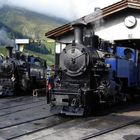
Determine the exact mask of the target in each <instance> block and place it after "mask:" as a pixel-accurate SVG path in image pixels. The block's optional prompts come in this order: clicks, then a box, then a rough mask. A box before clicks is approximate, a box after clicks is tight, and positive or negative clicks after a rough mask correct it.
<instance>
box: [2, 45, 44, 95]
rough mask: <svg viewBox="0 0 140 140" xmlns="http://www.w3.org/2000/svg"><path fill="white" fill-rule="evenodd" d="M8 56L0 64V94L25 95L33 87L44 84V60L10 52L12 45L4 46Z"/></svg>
mask: <svg viewBox="0 0 140 140" xmlns="http://www.w3.org/2000/svg"><path fill="white" fill-rule="evenodd" d="M6 48H7V52H8V56H6V57H5V58H2V60H1V64H0V95H1V96H11V95H25V94H28V93H31V92H32V90H33V89H36V88H42V87H45V85H46V74H45V73H46V72H45V71H46V62H45V60H43V59H41V58H37V57H34V56H29V55H25V54H23V53H21V52H19V51H16V52H15V53H12V49H13V47H10V46H8V47H6Z"/></svg>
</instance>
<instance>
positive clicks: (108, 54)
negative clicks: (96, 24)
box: [47, 23, 140, 115]
mask: <svg viewBox="0 0 140 140" xmlns="http://www.w3.org/2000/svg"><path fill="white" fill-rule="evenodd" d="M73 27H74V37H75V40H74V42H73V43H72V44H69V45H67V46H66V48H64V49H63V51H62V52H61V54H60V65H59V66H60V67H59V70H58V71H56V75H55V77H54V80H53V82H52V80H50V82H49V83H48V89H49V92H48V93H47V99H48V103H50V104H51V111H52V112H55V113H61V114H66V115H84V114H88V113H90V112H92V110H93V109H94V107H95V106H97V105H98V104H99V103H115V102H122V101H126V99H127V94H130V95H131V93H130V92H129V91H132V90H133V91H134V89H137V88H139V85H140V63H139V59H138V58H139V55H140V53H139V51H138V50H137V49H134V48H128V47H125V46H118V45H115V46H113V45H112V44H111V43H109V42H107V41H103V40H101V39H100V38H99V37H98V36H96V35H94V34H90V35H88V36H87V35H85V36H83V28H85V27H84V25H83V24H79V23H77V24H74V25H73ZM133 93H134V92H133Z"/></svg>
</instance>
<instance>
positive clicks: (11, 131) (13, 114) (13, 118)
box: [0, 97, 71, 140]
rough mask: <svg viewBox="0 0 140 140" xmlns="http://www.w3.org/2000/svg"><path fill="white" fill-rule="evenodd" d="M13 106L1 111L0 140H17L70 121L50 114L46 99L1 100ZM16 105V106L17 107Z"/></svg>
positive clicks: (2, 108) (3, 108)
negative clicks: (16, 139)
mask: <svg viewBox="0 0 140 140" xmlns="http://www.w3.org/2000/svg"><path fill="white" fill-rule="evenodd" d="M7 102H8V104H10V105H11V106H9V107H8V106H6V107H1V109H0V139H4V140H5V139H15V138H18V137H21V136H24V135H27V134H32V133H35V132H37V131H40V130H43V129H47V128H49V127H53V126H55V125H58V124H60V123H64V122H66V121H69V120H70V119H71V118H61V117H60V116H55V114H51V113H50V112H49V106H47V104H46V99H45V97H44V98H42V97H40V98H36V97H29V98H28V97H22V98H17V99H16V98H15V99H12V100H9V101H8V100H5V99H4V100H0V103H3V104H6V103H7ZM15 104H16V105H15Z"/></svg>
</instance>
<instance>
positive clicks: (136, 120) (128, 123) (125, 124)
mask: <svg viewBox="0 0 140 140" xmlns="http://www.w3.org/2000/svg"><path fill="white" fill-rule="evenodd" d="M139 122H140V119H134V120H132V121H129V122H127V123H124V124H121V125H119V126H114V127H112V128H109V129H105V130H102V131H99V132H96V133H93V134H90V135H87V136H84V137H82V138H80V140H88V139H93V138H95V137H100V136H102V135H104V134H108V133H110V132H112V131H116V130H119V129H122V128H125V127H127V126H130V125H134V124H137V123H139ZM139 138H140V136H139Z"/></svg>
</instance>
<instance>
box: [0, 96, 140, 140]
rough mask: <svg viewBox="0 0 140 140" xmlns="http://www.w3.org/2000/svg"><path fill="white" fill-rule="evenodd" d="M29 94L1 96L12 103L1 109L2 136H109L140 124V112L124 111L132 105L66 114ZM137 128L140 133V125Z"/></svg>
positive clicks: (40, 139) (18, 139) (21, 139)
mask: <svg viewBox="0 0 140 140" xmlns="http://www.w3.org/2000/svg"><path fill="white" fill-rule="evenodd" d="M27 98H28V97H23V98H17V101H16V99H14V100H11V101H10V100H9V101H7V100H5V101H3V100H0V103H1V101H2V103H3V104H4V103H6V102H9V104H11V106H9V108H8V106H7V107H5V108H3V109H2V108H1V110H0V139H2V140H8V139H9V140H10V139H15V140H28V139H30V140H32V139H35V140H46V139H47V140H52V139H56V140H59V139H60V140H66V139H67V140H69V139H73V140H86V139H91V140H92V139H93V140H102V139H103V138H104V137H103V136H106V137H107V136H108V135H109V134H110V133H113V132H114V133H115V134H116V133H117V132H119V131H121V130H122V129H124V128H127V127H131V126H133V125H135V124H140V117H139V116H137V117H136V116H129V115H122V114H121V112H123V111H126V112H129V109H128V108H129V107H126V110H125V109H124V108H123V109H124V110H123V109H120V108H119V109H118V110H119V112H118V111H115V112H116V113H112V114H111V113H109V114H103V115H97V116H94V117H87V118H83V117H82V118H81V117H80V118H76V117H64V116H63V117H62V116H58V115H55V114H51V113H50V111H49V106H47V104H46V99H45V97H43V98H42V97H39V98H36V97H32V98H28V100H27ZM20 100H21V101H20ZM18 105H19V106H18ZM3 107H4V106H3ZM132 108H133V107H131V110H132ZM134 110H138V111H140V106H139V105H138V106H137V108H136V107H134ZM103 112H104V111H103ZM139 128H140V127H139ZM137 131H138V132H139V133H140V129H139V130H137ZM137 131H135V133H136V134H137V133H138V132H137ZM139 133H138V134H139ZM136 138H139V136H137V137H136ZM107 139H109V138H108V137H107ZM114 140H115V139H114ZM116 140H117V139H116ZM133 140H137V139H133Z"/></svg>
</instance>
